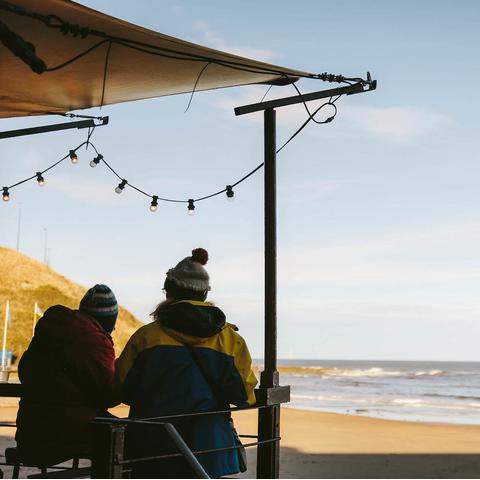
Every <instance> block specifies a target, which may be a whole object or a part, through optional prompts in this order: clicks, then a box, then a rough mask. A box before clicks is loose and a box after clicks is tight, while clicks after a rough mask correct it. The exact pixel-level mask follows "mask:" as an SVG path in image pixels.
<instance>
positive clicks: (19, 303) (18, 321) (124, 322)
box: [0, 247, 142, 356]
mask: <svg viewBox="0 0 480 480" xmlns="http://www.w3.org/2000/svg"><path fill="white" fill-rule="evenodd" d="M0 278H1V280H0V342H1V339H2V338H3V325H4V321H3V320H4V318H5V317H4V315H5V302H6V300H10V308H11V312H12V326H11V328H9V330H8V341H7V349H8V350H11V351H12V352H13V354H14V355H17V356H19V355H21V354H22V353H23V352H24V351H25V349H26V348H27V346H28V344H29V342H30V339H31V335H32V321H33V306H34V303H35V302H38V304H39V306H40V308H41V309H42V311H45V310H46V309H47V308H48V307H50V306H51V305H55V304H62V305H65V306H67V307H70V308H78V304H79V302H80V299H81V298H82V297H83V295H84V294H85V291H86V289H85V288H84V287H81V286H80V285H78V284H76V283H73V282H72V281H70V280H68V279H67V278H65V277H63V276H62V275H60V274H58V273H57V272H55V271H54V270H52V269H51V268H49V267H47V266H46V265H45V264H44V263H41V262H38V261H37V260H33V259H32V258H29V257H27V256H25V255H23V254H21V253H19V252H17V251H15V250H11V249H9V248H4V247H0ZM141 325H142V323H141V322H140V321H139V320H138V319H137V318H135V317H134V316H133V315H132V314H131V313H130V312H129V311H128V310H125V309H124V308H122V307H120V314H119V318H118V322H117V326H116V329H115V331H114V334H113V340H114V342H115V351H116V353H117V355H118V354H119V353H120V351H121V350H122V349H123V347H124V345H125V343H126V342H127V340H128V339H129V338H130V336H131V335H132V333H133V332H134V331H135V330H137V329H138V327H140V326H141ZM0 349H1V343H0Z"/></svg>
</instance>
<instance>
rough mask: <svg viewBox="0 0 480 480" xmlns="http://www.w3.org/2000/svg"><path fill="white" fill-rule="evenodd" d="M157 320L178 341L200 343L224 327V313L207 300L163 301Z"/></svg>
mask: <svg viewBox="0 0 480 480" xmlns="http://www.w3.org/2000/svg"><path fill="white" fill-rule="evenodd" d="M158 321H159V322H160V323H161V325H162V326H163V327H164V328H165V329H166V330H167V331H168V333H169V335H172V336H173V337H174V338H176V339H177V340H178V341H180V342H182V343H189V344H194V343H201V342H202V340H206V339H207V338H209V337H212V336H213V335H216V334H217V333H219V332H220V331H221V330H222V329H223V328H225V325H226V323H225V314H224V313H223V312H222V311H221V310H220V309H219V308H218V307H216V306H215V305H213V304H212V303H209V302H198V301H195V300H181V301H179V302H173V303H171V302H168V301H167V302H165V303H164V304H163V306H162V307H161V308H160V311H159V315H158Z"/></svg>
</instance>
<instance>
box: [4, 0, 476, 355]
mask: <svg viewBox="0 0 480 480" xmlns="http://www.w3.org/2000/svg"><path fill="white" fill-rule="evenodd" d="M81 3H83V4H85V5H87V6H89V7H92V8H95V9H98V10H101V11H104V12H106V13H108V14H110V15H113V16H118V17H120V18H123V19H125V20H128V21H131V22H133V23H138V24H141V25H143V26H145V27H147V28H151V29H154V30H157V31H161V32H163V33H166V34H169V35H172V36H176V37H179V38H183V39H186V40H190V41H193V42H196V43H201V44H204V45H207V46H210V47H213V48H218V49H222V50H227V51H231V52H234V53H239V54H242V55H246V56H251V57H254V58H258V59H262V60H266V61H269V62H272V63H277V64H280V65H285V66H290V67H294V68H299V69H302V70H307V71H312V72H323V71H328V72H333V73H341V74H345V75H349V76H350V75H351V76H357V75H365V72H366V71H367V70H370V71H371V72H372V74H373V76H374V77H375V78H377V79H378V81H379V87H378V90H377V91H375V92H372V93H368V94H364V95H354V96H351V97H347V98H342V99H340V100H339V101H338V107H339V108H338V110H339V111H338V115H337V117H336V119H335V121H334V122H332V123H331V124H328V125H323V126H322V125H312V124H310V125H309V126H308V127H307V128H306V129H305V130H304V131H303V132H302V134H301V135H300V136H298V137H297V138H296V139H295V140H294V141H293V142H292V143H291V144H289V146H288V147H287V148H285V149H284V150H283V151H282V152H281V153H280V154H279V156H278V193H279V199H278V241H279V250H278V260H279V318H278V320H279V355H280V357H291V358H348V359H355V358H361V359H419V360H422V359H423V360H427V359H431V360H480V358H479V353H478V338H479V337H480V325H479V321H478V319H479V314H480V307H479V301H478V299H479V295H478V294H479V279H480V268H479V267H480V255H479V253H478V245H479V241H480V213H479V206H480V191H479V189H478V186H477V185H478V178H479V174H480V166H479V162H478V158H477V157H478V127H479V122H478V118H477V111H478V109H479V106H480V105H479V103H480V102H479V95H478V93H477V92H476V87H475V85H476V80H477V79H478V78H479V74H480V66H479V62H478V60H477V58H478V44H479V40H480V33H479V31H478V28H477V27H478V21H479V18H480V4H479V3H478V2H476V1H470V2H469V1H462V2H454V1H438V0H435V1H423V2H413V1H402V2H383V1H380V0H376V1H363V2H361V3H360V2H353V1H337V2H326V1H303V2H284V1H277V2H273V1H266V2H253V1H244V2H241V4H240V3H234V2H224V1H209V2H194V1H184V2H180V1H171V0H164V1H162V2H157V1H144V0H142V1H138V2H135V5H134V4H132V2H127V1H116V2H108V1H106V0H103V1H101V0H90V1H83V2H81ZM299 87H300V88H301V89H302V90H303V91H310V90H314V89H321V88H326V87H328V86H327V85H326V84H322V83H320V82H306V81H303V82H300V83H299ZM264 92H265V87H241V88H235V89H227V90H224V91H214V92H202V93H197V94H196V95H195V97H194V99H193V103H192V106H191V108H190V110H189V112H188V113H187V114H184V113H183V112H184V110H185V106H186V103H187V101H188V96H177V97H169V98H159V99H154V100H148V101H141V102H136V103H130V104H123V105H115V106H108V107H104V108H103V109H102V110H101V111H100V110H98V109H92V110H91V113H92V114H97V113H98V114H102V115H107V114H108V115H110V125H109V126H108V127H102V128H99V129H97V131H96V132H95V134H94V142H95V144H96V146H97V148H99V150H100V151H101V152H102V153H103V155H104V156H105V158H106V159H107V160H108V161H110V162H111V164H112V165H113V166H114V168H116V169H118V170H119V171H120V172H121V173H122V175H123V176H124V177H125V178H127V179H129V180H130V181H132V183H137V184H139V185H141V186H143V187H144V188H145V189H147V190H149V191H157V192H160V193H161V194H162V195H163V194H164V195H165V196H169V197H172V196H173V197H180V198H189V197H198V196H200V195H202V194H205V193H210V192H212V191H215V190H216V189H219V188H222V187H224V186H225V185H226V184H228V183H231V182H232V181H235V180H236V179H238V178H240V177H242V176H243V174H244V173H246V172H247V171H249V170H250V169H252V168H253V167H255V166H256V165H257V164H258V163H260V162H261V161H262V157H261V155H262V142H263V138H262V121H261V117H259V116H255V115H253V116H244V117H235V116H234V114H233V107H234V106H238V105H242V104H245V103H250V102H252V101H258V100H260V98H261V97H262V96H263V94H264ZM291 94H294V91H293V90H291V87H283V88H274V89H272V91H271V92H270V94H269V95H270V96H271V97H272V98H273V97H274V96H282V95H285V96H286V95H291ZM304 119H305V113H304V111H303V110H302V109H301V108H300V107H289V108H286V109H282V110H281V111H279V112H278V122H277V123H278V143H279V144H280V143H282V141H283V140H285V139H287V138H288V137H289V135H290V134H291V133H292V132H293V131H294V130H295V129H296V128H297V127H298V125H300V124H301V123H302V122H303V121H304ZM42 122H45V123H49V122H51V119H47V120H44V119H42V118H30V119H7V120H1V121H0V128H2V129H4V130H7V129H11V128H21V127H22V126H31V125H36V124H39V123H42ZM83 140H84V132H82V131H69V132H59V133H54V134H45V135H38V136H32V137H24V138H17V139H9V140H3V141H2V144H1V145H0V155H1V157H2V163H1V165H2V166H1V169H0V183H1V184H2V185H6V184H12V183H14V182H15V181H16V180H17V179H20V178H24V177H26V176H28V175H31V174H32V173H34V172H35V171H37V170H39V169H42V168H44V167H45V166H47V165H49V164H51V163H53V161H55V160H56V159H57V158H59V157H61V156H63V155H64V154H65V152H66V150H68V149H69V148H71V147H72V146H76V145H77V144H79V143H81V142H82V141H83ZM79 158H80V162H79V164H78V165H76V166H73V165H71V164H67V163H65V164H64V165H62V166H61V167H59V168H58V169H56V170H54V171H53V172H52V173H51V174H50V175H48V176H47V175H46V177H45V178H46V185H45V187H44V188H42V189H40V188H39V187H38V186H37V185H36V184H35V182H32V183H30V184H27V185H24V186H22V187H19V188H17V189H15V190H12V192H11V193H12V200H11V202H9V203H8V204H2V205H0V207H1V208H0V244H1V245H6V246H9V247H13V248H14V247H15V243H16V224H17V216H18V208H19V203H21V204H22V215H23V222H22V237H21V251H22V252H24V253H26V254H27V255H31V256H33V257H35V258H38V259H42V258H43V246H44V243H43V238H44V228H48V232H49V247H50V249H51V264H52V267H53V268H55V269H56V270H57V271H59V272H60V273H62V274H64V275H66V276H68V277H69V278H71V279H72V280H74V281H77V282H79V283H81V284H83V285H85V286H89V285H91V284H93V283H97V282H103V283H107V284H109V285H110V286H111V287H112V288H113V289H114V290H115V292H116V294H117V297H118V299H119V301H120V302H121V303H122V304H123V305H124V306H126V307H127V308H129V309H130V310H131V311H132V312H133V313H135V314H136V315H137V316H138V317H139V318H141V319H142V320H143V321H149V317H148V313H149V312H150V311H151V310H152V308H153V307H154V306H155V304H156V302H157V301H159V300H160V299H161V298H162V293H161V288H162V285H163V280H164V275H165V272H166V271H167V269H168V268H170V267H171V266H173V265H174V264H175V263H176V262H177V261H179V260H180V259H181V258H183V257H184V256H186V255H188V254H189V252H190V250H191V249H192V248H195V247H198V246H202V247H205V248H207V249H208V250H209V252H210V256H211V261H210V263H209V264H208V268H209V272H210V274H211V277H212V287H213V289H212V294H211V299H212V300H214V301H215V302H217V303H218V304H219V306H221V307H222V308H223V309H224V310H225V312H226V313H227V316H228V318H229V320H230V321H231V322H233V323H236V324H238V325H239V327H240V331H241V333H242V334H243V335H244V336H245V338H246V339H247V341H248V343H249V344H250V346H251V350H252V353H253V355H254V356H257V357H259V356H261V355H262V341H263V313H262V312H263V299H262V296H263V287H262V281H263V268H262V248H263V219H262V214H263V206H262V198H263V194H262V175H263V174H262V173H261V172H259V174H257V175H255V176H254V177H252V178H251V179H249V180H248V181H246V182H244V183H243V184H242V185H241V186H240V187H239V188H238V189H237V190H236V195H235V197H236V198H235V201H234V202H233V203H229V202H227V201H226V199H225V198H223V197H219V198H216V199H212V200H208V201H205V202H202V203H201V204H199V205H198V206H197V209H196V212H195V216H194V217H188V216H187V214H186V208H185V206H183V205H180V206H178V205H170V204H160V205H159V209H158V211H157V212H156V214H154V215H153V214H151V213H150V212H149V211H148V202H146V201H145V200H144V198H142V197H141V196H138V195H136V194H135V193H134V192H133V191H131V190H130V191H125V192H124V193H123V194H122V195H121V196H119V195H116V194H115V193H114V192H113V189H114V188H115V186H116V184H117V183H118V182H117V181H116V179H115V178H114V177H112V176H111V175H110V174H109V172H108V171H106V170H105V169H104V168H102V167H101V166H99V167H98V168H95V169H91V168H90V167H89V166H88V162H89V161H90V160H91V158H92V152H90V151H88V152H80V153H79ZM2 203H3V202H2ZM39 301H40V299H39Z"/></svg>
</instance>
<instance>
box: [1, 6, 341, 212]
mask: <svg viewBox="0 0 480 480" xmlns="http://www.w3.org/2000/svg"><path fill="white" fill-rule="evenodd" d="M0 3H1V1H0ZM0 9H1V7H0ZM340 97H341V94H340V95H338V96H337V97H336V98H335V99H333V100H332V99H331V98H330V100H329V101H328V102H325V103H324V104H322V105H320V107H318V108H317V109H316V110H315V111H314V112H312V113H311V112H310V111H308V115H309V117H308V119H307V120H306V121H305V122H304V123H303V124H302V126H301V127H300V128H298V129H297V130H296V131H295V133H293V135H291V136H290V138H289V139H288V140H287V141H286V142H285V143H284V144H283V145H282V146H281V147H280V148H279V149H277V150H276V153H279V152H280V151H281V150H282V149H283V148H284V147H285V146H286V145H287V144H288V143H290V141H291V140H293V138H295V137H296V136H297V135H298V134H299V133H300V132H301V131H302V130H303V128H304V127H305V126H306V125H307V124H308V122H309V121H310V120H315V119H314V118H313V117H314V116H315V115H316V114H317V113H318V112H319V111H320V110H321V109H322V108H323V107H325V106H327V105H331V106H333V108H334V114H333V116H331V117H329V118H328V119H327V120H324V121H321V122H320V121H316V120H315V122H316V123H328V122H330V121H331V120H332V119H333V118H334V117H335V115H336V113H337V108H336V106H335V102H336V101H337V100H338V99H339V98H340ZM304 105H305V107H306V104H305V102H304ZM306 108H307V107H306ZM90 136H91V133H89V136H88V138H87V141H85V142H83V143H81V144H80V145H78V146H77V147H76V148H75V149H73V150H69V153H68V154H67V155H65V156H64V157H62V158H60V159H59V160H57V161H56V162H55V163H53V164H52V165H50V166H49V167H48V168H45V169H44V170H43V172H47V171H49V170H51V169H52V168H55V167H56V166H57V165H60V164H61V163H62V162H63V161H64V160H66V159H67V158H69V157H70V160H71V161H72V163H73V164H76V163H78V157H77V154H76V153H75V152H76V151H77V150H78V149H79V148H81V147H83V146H85V145H86V146H87V147H88V146H91V147H92V148H93V149H94V150H95V153H96V155H97V156H96V157H95V158H93V159H92V160H91V161H90V162H89V164H90V166H91V167H92V168H95V167H96V166H97V165H98V164H99V163H100V162H103V163H104V165H105V166H106V167H107V168H108V169H109V170H110V171H111V172H112V173H113V174H114V175H115V176H116V177H117V178H118V179H119V180H120V183H119V184H118V185H117V187H116V188H115V192H116V193H117V194H121V193H122V192H123V190H124V189H125V187H126V185H127V184H128V185H129V186H130V187H131V188H132V189H133V190H135V191H136V192H137V193H139V194H142V195H144V196H146V197H148V198H150V199H151V203H150V205H149V209H150V211H151V212H152V213H154V212H156V211H157V209H158V202H159V201H162V202H172V203H183V204H185V203H186V204H188V207H187V212H188V215H190V216H192V215H194V214H195V202H200V201H203V200H207V199H209V198H213V197H216V196H218V195H221V194H223V193H226V197H227V200H228V201H230V202H231V201H233V199H234V196H235V194H234V191H233V189H234V188H235V187H236V186H237V185H239V184H240V183H242V182H244V181H245V180H247V179H248V178H250V177H251V176H252V175H253V174H254V173H256V172H257V171H258V170H260V169H261V168H262V167H263V166H264V163H263V162H262V163H260V164H259V165H257V167H255V168H254V169H253V170H251V171H250V172H248V173H247V174H246V175H244V176H243V177H242V178H241V179H240V180H238V181H236V182H235V183H232V184H231V185H226V187H225V188H223V189H221V190H219V191H217V192H214V193H211V194H209V195H205V196H203V197H198V198H190V199H188V200H184V199H180V198H177V199H175V198H162V197H159V196H157V195H151V194H150V193H148V192H146V191H144V190H142V189H141V188H139V187H138V186H136V185H132V184H131V183H129V182H128V181H127V180H125V179H123V178H122V177H121V176H120V174H119V173H118V172H117V171H116V170H115V169H114V168H113V167H112V166H111V165H110V164H109V163H108V162H107V161H106V160H105V159H104V157H103V155H102V154H100V153H99V152H98V150H97V149H96V147H95V145H94V144H93V143H92V142H91V141H90ZM43 172H36V174H35V175H33V176H31V177H28V178H25V179H23V180H20V181H19V182H17V183H15V184H13V185H10V186H8V187H3V201H5V202H8V201H9V200H10V193H9V190H10V189H12V188H14V187H17V186H19V185H21V184H23V183H25V182H28V181H30V180H33V179H35V178H36V180H37V182H38V185H39V186H43V185H44V183H45V179H44V178H43V175H42V173H43ZM184 198H185V197H184Z"/></svg>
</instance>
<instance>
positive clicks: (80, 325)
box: [15, 285, 118, 465]
mask: <svg viewBox="0 0 480 480" xmlns="http://www.w3.org/2000/svg"><path fill="white" fill-rule="evenodd" d="M117 315H118V304H117V300H116V298H115V295H114V294H113V292H112V291H111V290H110V288H108V287H107V286H106V285H95V286H94V287H92V288H91V289H90V290H88V291H87V293H86V294H85V296H84V297H83V299H82V300H81V302H80V306H79V309H78V310H71V309H69V308H67V307H64V306H62V305H55V306H53V307H50V308H49V309H48V310H47V311H46V312H45V314H44V316H43V317H42V318H41V319H40V320H39V321H38V323H37V326H36V327H35V334H34V337H33V339H32V341H31V343H30V345H29V347H28V349H27V350H26V352H25V353H24V354H23V356H22V358H21V360H20V363H19V366H18V374H19V378H20V382H21V383H22V398H21V400H20V407H19V410H18V414H17V433H16V436H15V439H16V441H17V448H18V452H19V454H20V457H21V459H22V461H23V462H24V463H26V464H31V465H32V464H33V465H53V464H55V463H59V462H60V461H64V460H66V459H69V458H72V457H84V458H85V457H88V456H89V452H90V444H91V433H90V421H91V420H92V419H93V418H94V417H96V416H98V415H100V414H102V413H104V412H105V411H106V409H107V408H109V407H111V406H113V405H114V404H115V403H117V402H115V400H114V398H115V352H114V349H113V341H112V337H111V336H110V334H111V333H112V331H113V330H114V328H115V323H116V320H117Z"/></svg>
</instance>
